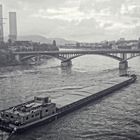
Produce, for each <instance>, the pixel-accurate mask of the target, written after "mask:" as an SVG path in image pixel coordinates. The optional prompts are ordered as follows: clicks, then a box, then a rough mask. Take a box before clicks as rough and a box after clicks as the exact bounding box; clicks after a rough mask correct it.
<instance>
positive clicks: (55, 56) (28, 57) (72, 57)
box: [20, 53, 133, 62]
mask: <svg viewBox="0 0 140 140" xmlns="http://www.w3.org/2000/svg"><path fill="white" fill-rule="evenodd" d="M84 55H101V56H106V57H109V58H112V59H115V60H118V61H123V59H122V58H120V57H118V56H115V55H111V54H105V53H95V54H74V55H73V56H70V57H68V56H67V54H65V55H62V54H61V55H48V54H35V55H26V56H22V57H21V58H20V61H26V60H28V59H31V58H33V57H36V56H51V57H54V58H57V59H59V60H61V61H64V62H66V61H70V60H72V59H75V58H77V57H80V56H84ZM132 58H133V57H132ZM129 59H131V58H129Z"/></svg>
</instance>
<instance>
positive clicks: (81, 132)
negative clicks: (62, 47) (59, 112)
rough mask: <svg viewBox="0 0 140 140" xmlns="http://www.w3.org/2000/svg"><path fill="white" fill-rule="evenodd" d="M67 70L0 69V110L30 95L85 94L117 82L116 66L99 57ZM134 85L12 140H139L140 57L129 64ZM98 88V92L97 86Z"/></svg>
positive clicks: (54, 66)
mask: <svg viewBox="0 0 140 140" xmlns="http://www.w3.org/2000/svg"><path fill="white" fill-rule="evenodd" d="M72 63H73V66H72V67H71V68H61V67H60V61H59V60H57V59H50V60H47V61H44V63H43V64H42V65H36V66H14V67H3V68H0V109H3V108H7V107H10V106H13V105H16V104H19V103H21V102H25V101H28V100H30V99H32V98H33V96H35V95H49V96H52V97H57V96H58V94H57V93H62V95H63V94H70V93H75V94H76V93H78V92H85V93H86V92H91V93H92V91H94V90H95V89H96V88H97V87H98V88H99V89H100V87H104V86H105V85H106V84H110V79H112V78H114V77H118V73H119V70H118V61H116V60H113V59H110V58H106V57H102V56H92V55H91V56H90V55H89V56H81V57H79V58H76V59H74V60H73V61H72ZM129 71H130V73H135V74H137V75H138V80H137V81H136V82H135V83H134V84H132V85H130V86H128V87H126V88H123V89H121V90H119V91H117V92H115V93H113V94H111V95H109V96H107V97H104V98H103V99H101V100H99V101H96V102H94V103H91V104H89V105H87V106H85V107H83V108H81V109H79V110H77V111H74V112H72V113H70V114H68V115H66V116H64V117H62V118H60V119H58V120H57V121H54V122H53V123H50V124H48V125H43V126H40V127H37V128H34V129H31V130H29V131H28V132H25V133H24V134H20V135H15V136H13V137H12V139H13V140H47V139H48V140H139V139H140V57H137V58H134V59H132V60H129ZM99 85H100V86H99Z"/></svg>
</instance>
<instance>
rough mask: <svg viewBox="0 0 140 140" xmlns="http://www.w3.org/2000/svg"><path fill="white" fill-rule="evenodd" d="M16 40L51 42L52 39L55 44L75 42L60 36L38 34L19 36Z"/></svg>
mask: <svg viewBox="0 0 140 140" xmlns="http://www.w3.org/2000/svg"><path fill="white" fill-rule="evenodd" d="M18 40H26V41H27V40H28V41H33V42H41V43H48V44H52V42H53V40H55V41H56V44H57V45H64V44H69V43H76V41H70V40H65V39H62V38H46V37H44V36H40V35H28V36H19V37H18Z"/></svg>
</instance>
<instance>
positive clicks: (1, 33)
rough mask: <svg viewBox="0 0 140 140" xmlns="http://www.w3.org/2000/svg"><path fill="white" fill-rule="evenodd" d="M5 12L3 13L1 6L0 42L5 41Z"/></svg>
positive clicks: (0, 6)
mask: <svg viewBox="0 0 140 140" xmlns="http://www.w3.org/2000/svg"><path fill="white" fill-rule="evenodd" d="M2 14H3V12H2V5H0V42H3V41H4V37H3V15H2Z"/></svg>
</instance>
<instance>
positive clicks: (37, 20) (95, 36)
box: [0, 0, 140, 42]
mask: <svg viewBox="0 0 140 140" xmlns="http://www.w3.org/2000/svg"><path fill="white" fill-rule="evenodd" d="M0 3H1V4H2V5H3V12H4V17H8V12H9V11H16V12H17V22H18V23H17V24H18V35H31V34H35V35H43V36H45V37H55V38H56V37H57V38H65V39H70V40H77V41H81V42H83V41H87V42H89V41H90V42H95V41H101V40H113V39H115V40H117V39H118V38H120V37H125V38H127V39H137V38H138V37H140V0H0ZM5 23H6V24H5V25H4V29H5V34H6V35H7V34H8V20H5Z"/></svg>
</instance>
